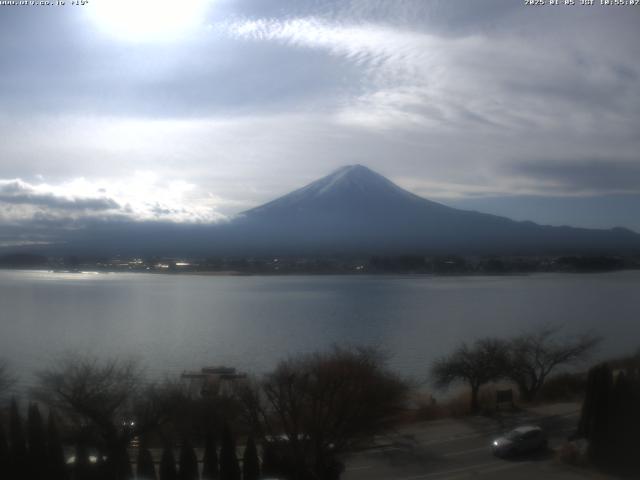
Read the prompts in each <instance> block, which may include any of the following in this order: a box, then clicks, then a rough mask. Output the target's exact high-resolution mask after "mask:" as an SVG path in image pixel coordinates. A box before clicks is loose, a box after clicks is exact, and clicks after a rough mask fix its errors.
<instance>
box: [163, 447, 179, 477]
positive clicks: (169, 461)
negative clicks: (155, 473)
mask: <svg viewBox="0 0 640 480" xmlns="http://www.w3.org/2000/svg"><path fill="white" fill-rule="evenodd" d="M160 480H178V471H177V470H176V458H175V457H174V456H173V450H172V449H171V448H170V447H165V449H164V451H163V452H162V459H161V460H160Z"/></svg>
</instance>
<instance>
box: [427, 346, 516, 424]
mask: <svg viewBox="0 0 640 480" xmlns="http://www.w3.org/2000/svg"><path fill="white" fill-rule="evenodd" d="M506 361H507V343H506V342H504V341H502V340H499V339H494V338H485V339H481V340H477V341H476V342H475V343H474V344H473V345H471V346H469V345H467V344H466V343H463V344H462V345H460V346H459V347H458V348H457V349H456V350H455V351H454V352H453V353H452V354H450V355H448V356H445V357H442V358H440V359H438V360H436V361H435V362H434V363H433V365H432V366H431V378H432V379H433V382H434V383H435V385H436V387H438V388H448V387H449V386H450V385H452V384H454V383H457V382H464V383H467V384H468V385H469V387H471V405H470V408H471V411H472V412H477V411H478V408H479V404H478V393H479V391H480V387H481V386H482V385H484V384H486V383H489V382H492V381H495V380H498V379H499V378H501V377H503V376H504V374H505V366H506Z"/></svg>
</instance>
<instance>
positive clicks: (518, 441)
mask: <svg viewBox="0 0 640 480" xmlns="http://www.w3.org/2000/svg"><path fill="white" fill-rule="evenodd" d="M492 447H493V454H494V455H497V456H499V457H508V456H510V455H517V454H521V453H527V452H534V451H537V450H543V449H545V448H547V435H546V434H545V432H544V430H542V428H540V427H538V426H535V425H523V426H521V427H518V428H515V429H513V430H511V431H510V432H508V433H507V434H505V435H503V436H501V437H498V438H496V439H495V440H494V441H493V444H492Z"/></svg>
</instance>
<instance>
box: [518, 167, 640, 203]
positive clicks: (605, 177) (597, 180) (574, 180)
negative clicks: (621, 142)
mask: <svg viewBox="0 0 640 480" xmlns="http://www.w3.org/2000/svg"><path fill="white" fill-rule="evenodd" d="M512 171H513V173H514V174H515V175H517V176H523V177H526V178H529V179H533V180H535V181H536V183H537V184H539V185H541V186H543V188H544V189H545V190H547V191H548V193H555V194H565V195H572V194H574V195H575V194H580V195H585V194H587V195H602V194H640V158H638V159H633V160H626V159H615V158H614V159H606V160H605V159H593V158H581V159H570V160H565V159H552V160H539V161H526V162H522V163H518V164H516V165H513V167H512Z"/></svg>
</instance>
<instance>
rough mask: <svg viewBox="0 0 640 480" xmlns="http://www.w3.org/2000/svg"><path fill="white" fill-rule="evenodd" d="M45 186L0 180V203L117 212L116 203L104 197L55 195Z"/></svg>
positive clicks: (20, 181)
mask: <svg viewBox="0 0 640 480" xmlns="http://www.w3.org/2000/svg"><path fill="white" fill-rule="evenodd" d="M46 189H47V187H46V186H42V185H40V186H34V185H30V184H28V183H26V182H23V181H22V180H0V203H9V204H15V205H32V206H38V207H46V208H53V209H59V210H89V211H99V210H117V209H119V208H120V205H118V203H117V202H116V201H115V200H113V199H111V198H105V197H94V198H81V197H69V196H60V195H56V194H54V193H53V192H50V191H47V190H46Z"/></svg>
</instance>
